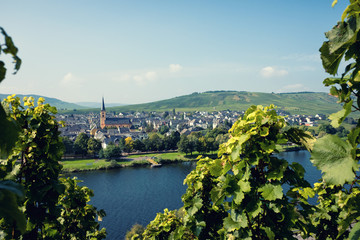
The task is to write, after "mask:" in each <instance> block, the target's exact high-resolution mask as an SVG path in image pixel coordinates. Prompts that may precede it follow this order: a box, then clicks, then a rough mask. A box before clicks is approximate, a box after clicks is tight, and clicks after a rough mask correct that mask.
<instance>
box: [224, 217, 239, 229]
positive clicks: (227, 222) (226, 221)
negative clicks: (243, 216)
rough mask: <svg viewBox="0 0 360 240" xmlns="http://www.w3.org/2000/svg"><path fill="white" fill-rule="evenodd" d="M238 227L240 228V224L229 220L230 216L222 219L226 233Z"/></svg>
mask: <svg viewBox="0 0 360 240" xmlns="http://www.w3.org/2000/svg"><path fill="white" fill-rule="evenodd" d="M240 227H241V223H239V222H235V221H234V220H232V219H231V217H230V216H228V217H226V218H224V228H225V229H226V230H227V231H228V232H232V231H234V230H237V229H240Z"/></svg>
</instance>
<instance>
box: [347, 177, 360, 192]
mask: <svg viewBox="0 0 360 240" xmlns="http://www.w3.org/2000/svg"><path fill="white" fill-rule="evenodd" d="M359 179H360V176H356V178H355V180H354V181H352V183H351V186H350V189H349V192H350V193H351V191H352V189H353V187H354V184H355V183H356V181H357V180H359Z"/></svg>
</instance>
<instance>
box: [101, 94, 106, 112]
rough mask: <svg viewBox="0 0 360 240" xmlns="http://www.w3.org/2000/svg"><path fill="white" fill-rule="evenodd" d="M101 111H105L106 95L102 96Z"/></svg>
mask: <svg viewBox="0 0 360 240" xmlns="http://www.w3.org/2000/svg"><path fill="white" fill-rule="evenodd" d="M101 111H105V103H104V97H102V104H101Z"/></svg>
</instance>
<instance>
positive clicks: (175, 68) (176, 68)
mask: <svg viewBox="0 0 360 240" xmlns="http://www.w3.org/2000/svg"><path fill="white" fill-rule="evenodd" d="M182 69H183V67H182V66H181V65H180V64H170V65H169V71H170V72H172V73H175V72H180V71H181V70H182Z"/></svg>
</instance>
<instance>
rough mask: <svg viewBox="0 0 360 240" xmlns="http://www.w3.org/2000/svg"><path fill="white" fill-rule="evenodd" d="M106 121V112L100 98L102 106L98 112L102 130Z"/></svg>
mask: <svg viewBox="0 0 360 240" xmlns="http://www.w3.org/2000/svg"><path fill="white" fill-rule="evenodd" d="M105 121H106V110H105V102H104V97H102V104H101V110H100V127H101V129H103V128H104V127H105V126H106V125H105Z"/></svg>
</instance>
